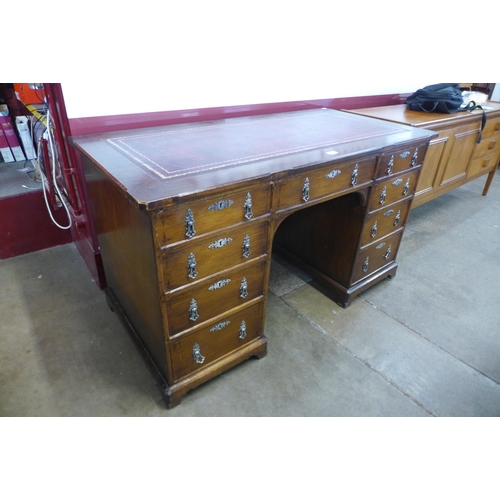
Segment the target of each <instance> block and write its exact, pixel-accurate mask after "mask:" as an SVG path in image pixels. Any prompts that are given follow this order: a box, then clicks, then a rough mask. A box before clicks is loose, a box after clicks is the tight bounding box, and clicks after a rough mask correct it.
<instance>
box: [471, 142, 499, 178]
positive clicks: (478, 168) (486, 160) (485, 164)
mask: <svg viewBox="0 0 500 500" xmlns="http://www.w3.org/2000/svg"><path fill="white" fill-rule="evenodd" d="M499 159H500V149H498V148H497V149H495V150H493V151H492V152H491V153H490V154H489V155H486V156H484V157H482V158H477V159H476V160H472V161H471V162H470V165H469V170H468V171H467V176H468V177H473V176H475V175H481V174H482V173H487V172H489V171H491V170H493V169H495V168H496V166H497V165H498V160H499Z"/></svg>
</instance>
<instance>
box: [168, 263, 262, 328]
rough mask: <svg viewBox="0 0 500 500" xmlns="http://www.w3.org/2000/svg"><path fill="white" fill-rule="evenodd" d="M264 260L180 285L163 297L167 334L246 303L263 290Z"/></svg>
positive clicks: (259, 294)
mask: <svg viewBox="0 0 500 500" xmlns="http://www.w3.org/2000/svg"><path fill="white" fill-rule="evenodd" d="M266 263H267V260H266V259H261V260H258V261H257V262H255V261H254V262H253V263H252V264H250V265H245V266H240V267H237V268H233V269H232V270H230V271H225V272H222V273H220V274H218V275H216V276H215V277H214V278H213V279H212V280H208V281H207V280H205V281H204V282H202V283H198V284H196V285H192V286H189V287H187V288H182V289H181V290H179V291H176V292H173V293H172V294H170V296H168V297H166V301H165V304H164V307H165V308H166V313H167V314H166V316H165V317H166V318H168V325H167V324H166V325H165V330H166V331H168V332H169V335H170V336H172V335H176V334H178V333H180V332H181V331H182V330H186V329H188V328H192V327H195V326H197V325H199V324H201V323H203V322H204V321H208V320H209V319H210V318H213V317H214V316H218V315H219V314H223V313H224V311H229V310H231V309H233V308H235V307H238V306H242V305H244V304H247V303H248V302H250V301H251V300H254V299H256V298H257V297H261V296H262V295H263V293H264V271H265V267H266Z"/></svg>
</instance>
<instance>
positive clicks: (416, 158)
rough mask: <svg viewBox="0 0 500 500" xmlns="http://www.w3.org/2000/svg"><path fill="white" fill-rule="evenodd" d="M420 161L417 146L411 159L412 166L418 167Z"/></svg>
mask: <svg viewBox="0 0 500 500" xmlns="http://www.w3.org/2000/svg"><path fill="white" fill-rule="evenodd" d="M417 163H418V148H415V152H414V153H413V158H412V159H411V166H412V167H416V166H417Z"/></svg>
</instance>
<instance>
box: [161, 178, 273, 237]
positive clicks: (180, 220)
mask: <svg viewBox="0 0 500 500" xmlns="http://www.w3.org/2000/svg"><path fill="white" fill-rule="evenodd" d="M270 206H271V185H270V184H269V183H267V184H265V185H263V186H260V187H256V188H252V189H248V190H245V191H239V192H236V193H230V194H228V195H227V196H220V197H217V198H210V199H208V200H204V201H202V202H199V203H193V204H192V205H184V206H182V207H181V208H172V209H166V210H161V211H160V212H158V214H157V215H156V217H155V222H154V226H155V232H156V238H157V244H158V246H160V247H164V246H167V245H170V244H172V243H176V242H179V241H183V240H190V239H191V238H193V237H195V236H200V235H202V234H204V233H209V232H211V231H216V230H217V229H221V228H224V227H227V226H231V225H234V224H238V223H240V222H245V221H248V220H253V219H256V218H257V217H261V216H263V215H266V214H268V213H269V211H270Z"/></svg>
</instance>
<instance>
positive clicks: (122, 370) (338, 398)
mask: <svg viewBox="0 0 500 500" xmlns="http://www.w3.org/2000/svg"><path fill="white" fill-rule="evenodd" d="M483 184H484V179H481V180H477V181H474V182H472V183H469V184H468V185H466V186H463V187H461V188H459V189H457V190H455V191H453V192H451V193H449V194H447V195H445V196H442V197H441V198H439V199H437V200H434V201H432V202H430V203H428V204H426V205H423V206H421V207H418V208H416V209H414V210H413V211H412V212H411V215H410V219H409V223H408V226H407V229H406V234H405V237H404V238H403V244H402V247H401V249H400V253H399V258H398V261H399V264H400V267H399V270H398V274H397V276H396V277H395V278H394V279H393V280H391V281H389V280H386V281H384V282H382V283H379V284H378V285H376V286H375V287H373V288H372V289H370V290H369V291H367V292H365V293H363V294H362V295H360V296H359V297H358V298H356V299H355V300H354V301H353V303H352V305H351V307H349V308H348V309H345V310H344V309H342V308H340V307H339V306H337V305H336V304H335V303H334V302H332V301H331V300H329V299H328V298H327V297H326V296H325V295H324V294H322V293H321V290H320V289H319V287H318V286H317V285H316V284H315V283H314V282H313V281H311V280H310V279H309V277H308V276H306V275H303V274H301V273H300V272H298V271H297V270H294V269H293V268H290V266H288V265H287V264H285V263H283V262H282V261H280V260H278V259H274V260H273V264H272V277H271V286H270V289H271V292H270V294H269V301H268V309H267V316H266V329H265V334H266V336H267V337H268V339H269V349H268V355H267V356H266V357H265V358H263V359H262V360H255V359H251V360H249V361H247V362H244V363H242V364H241V365H239V366H237V367H236V368H234V369H232V370H230V371H229V372H226V373H225V374H222V375H221V376H219V377H217V378H215V379H214V380H212V381H210V382H208V383H206V384H205V385H203V386H201V387H199V388H198V389H196V390H194V391H192V392H190V393H189V394H188V395H187V396H186V397H185V398H184V400H183V402H182V403H181V405H180V406H178V407H177V408H174V409H172V410H170V411H169V410H166V409H165V407H164V405H163V401H162V399H161V396H160V393H159V391H158V389H157V388H156V386H155V384H154V383H153V380H152V378H151V376H150V374H149V372H148V370H147V368H146V366H145V365H144V364H143V362H142V360H141V358H140V357H139V355H138V353H137V351H136V350H135V348H134V347H133V344H132V342H131V340H130V339H129V337H128V336H127V334H126V333H125V331H124V329H123V327H122V326H121V324H120V322H119V320H118V319H117V317H116V316H115V315H114V314H113V313H112V312H111V311H110V310H109V309H108V307H107V305H106V301H105V297H104V294H103V293H102V292H100V291H99V290H98V289H97V287H96V285H95V284H94V283H93V282H92V280H91V277H90V274H89V273H88V271H87V269H86V267H85V265H84V263H83V261H82V260H81V258H80V256H79V254H78V252H77V251H76V249H75V247H74V246H73V245H65V246H61V247H57V248H52V249H49V250H43V251H40V252H36V253H33V254H29V255H24V256H20V257H16V258H13V259H9V260H5V261H1V262H0V283H1V288H0V331H1V334H0V415H1V416H162V417H183V416H200V417H201V416H418V417H420V416H421V417H429V416H500V386H499V383H500V306H499V297H500V293H499V292H500V265H499V255H500V174H497V176H496V178H495V180H494V182H493V184H492V186H491V188H490V192H489V194H488V196H487V197H483V196H481V191H482V187H483Z"/></svg>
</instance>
